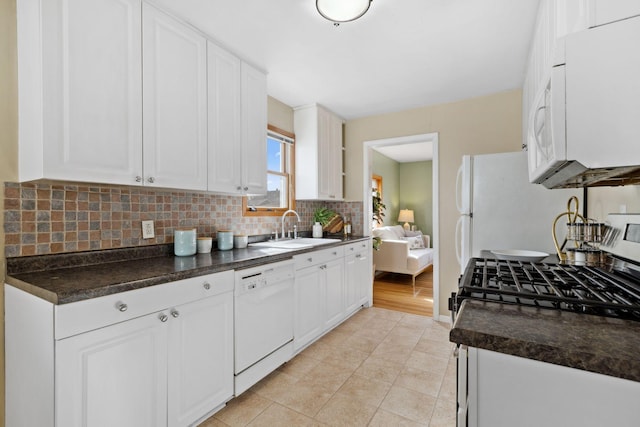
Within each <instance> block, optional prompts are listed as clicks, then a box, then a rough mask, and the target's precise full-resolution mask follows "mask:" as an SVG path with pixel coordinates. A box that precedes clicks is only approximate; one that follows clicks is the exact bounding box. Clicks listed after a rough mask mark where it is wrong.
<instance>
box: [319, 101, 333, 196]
mask: <svg viewBox="0 0 640 427" xmlns="http://www.w3.org/2000/svg"><path fill="white" fill-rule="evenodd" d="M331 137H332V132H331V113H329V112H328V111H326V110H325V109H323V108H319V107H318V198H319V199H323V200H329V199H331V198H332V197H331V191H332V179H331V169H332V167H331V160H332V158H333V155H332V153H330V150H331V146H332V143H331Z"/></svg>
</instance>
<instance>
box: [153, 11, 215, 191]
mask: <svg viewBox="0 0 640 427" xmlns="http://www.w3.org/2000/svg"><path fill="white" fill-rule="evenodd" d="M142 24H143V28H142V30H143V32H142V34H143V37H142V42H143V82H144V88H143V89H144V91H143V108H144V178H145V185H149V186H155V187H168V188H181V189H190V190H206V189H207V43H206V39H205V38H204V37H203V36H202V35H200V34H199V33H197V32H196V31H194V30H192V29H191V28H189V27H187V26H185V25H182V24H181V23H179V22H177V21H175V20H174V19H173V18H171V17H169V16H167V15H165V14H164V13H162V12H160V11H159V10H157V9H155V8H154V7H152V6H150V5H148V4H146V3H145V4H144V5H143V20H142Z"/></svg>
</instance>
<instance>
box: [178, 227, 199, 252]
mask: <svg viewBox="0 0 640 427" xmlns="http://www.w3.org/2000/svg"><path fill="white" fill-rule="evenodd" d="M196 238H197V236H196V229H195V228H177V229H176V230H175V231H174V232H173V251H174V253H175V254H176V256H190V255H195V253H196V249H197V246H196Z"/></svg>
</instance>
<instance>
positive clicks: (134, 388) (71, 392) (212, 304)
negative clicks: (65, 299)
mask: <svg viewBox="0 0 640 427" xmlns="http://www.w3.org/2000/svg"><path fill="white" fill-rule="evenodd" d="M233 286H234V282H233V271H226V272H222V273H216V274H210V275H206V276H201V277H195V278H190V279H185V280H180V281H176V282H171V283H166V284H163V285H157V286H152V287H149V288H143V289H138V290H134V291H129V292H123V293H120V294H115V295H108V296H104V297H99V298H94V299H90V300H85V301H80V302H77V303H69V304H63V305H54V304H51V303H49V302H47V301H44V300H42V299H40V298H38V297H35V296H33V295H31V294H28V293H26V292H24V291H21V290H19V289H16V288H14V287H12V286H8V285H7V286H5V310H6V352H7V356H6V362H7V376H6V387H7V396H8V397H7V425H11V426H31V425H37V426H50V427H54V426H64V427H95V426H116V425H117V426H131V427H141V426H148V427H157V426H188V425H193V424H194V423H196V422H198V421H199V420H201V419H203V418H205V417H206V416H208V415H209V414H211V413H212V412H214V411H215V410H217V409H219V408H220V407H222V406H223V405H224V404H225V402H226V401H228V400H229V399H231V398H232V397H233ZM34 352H37V354H34ZM34 401H35V402H42V405H41V406H42V408H43V409H46V410H43V411H34V410H33V402H34ZM39 405H40V403H39ZM54 420H55V422H54Z"/></svg>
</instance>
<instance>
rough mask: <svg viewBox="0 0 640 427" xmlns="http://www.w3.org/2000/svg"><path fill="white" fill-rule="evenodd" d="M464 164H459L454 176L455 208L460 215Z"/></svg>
mask: <svg viewBox="0 0 640 427" xmlns="http://www.w3.org/2000/svg"><path fill="white" fill-rule="evenodd" d="M463 167H464V164H461V165H460V167H459V168H458V173H457V174H456V208H458V212H460V213H462V168H463Z"/></svg>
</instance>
